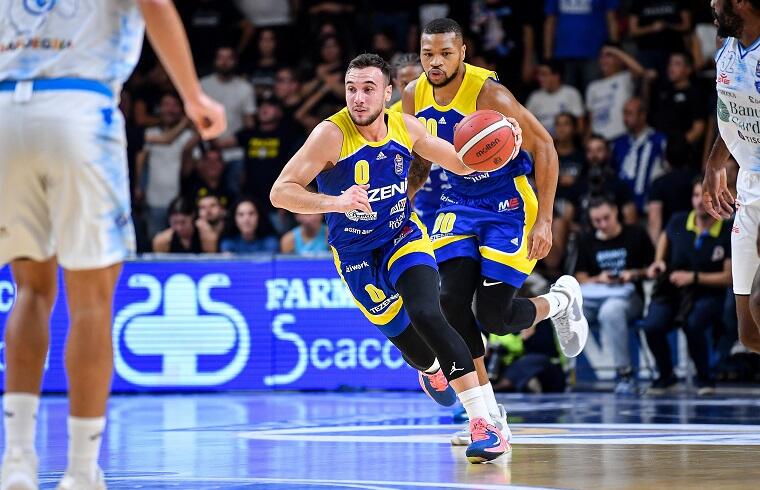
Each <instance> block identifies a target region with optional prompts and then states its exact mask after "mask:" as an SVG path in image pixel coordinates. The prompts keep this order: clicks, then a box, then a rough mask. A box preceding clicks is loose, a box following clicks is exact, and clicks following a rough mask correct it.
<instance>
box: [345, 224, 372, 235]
mask: <svg viewBox="0 0 760 490" xmlns="http://www.w3.org/2000/svg"><path fill="white" fill-rule="evenodd" d="M343 231H345V232H346V233H353V234H354V235H369V234H370V233H372V230H362V229H361V228H351V227H350V226H347V227H346V228H343Z"/></svg>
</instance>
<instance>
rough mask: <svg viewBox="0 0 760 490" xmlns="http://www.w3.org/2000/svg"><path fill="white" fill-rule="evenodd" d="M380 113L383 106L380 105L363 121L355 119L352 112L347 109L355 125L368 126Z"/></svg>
mask: <svg viewBox="0 0 760 490" xmlns="http://www.w3.org/2000/svg"><path fill="white" fill-rule="evenodd" d="M382 113H383V108H382V107H380V109H378V110H377V111H376V112H373V113H372V114H370V115H369V116H367V119H365V120H363V121H359V120H358V119H356V117H354V113H353V112H351V111H348V115H349V116H351V120H352V121H353V122H354V124H355V125H356V126H369V125H370V124H372V123H373V122H375V119H377V118H378V117H379V116H380V114H382ZM365 114H366V113H365Z"/></svg>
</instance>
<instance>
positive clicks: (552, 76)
mask: <svg viewBox="0 0 760 490" xmlns="http://www.w3.org/2000/svg"><path fill="white" fill-rule="evenodd" d="M538 84H539V85H540V86H541V88H542V89H544V90H546V91H547V92H556V91H557V90H559V88H560V86H561V85H562V80H560V77H559V73H554V72H553V71H552V69H551V68H550V67H548V66H546V65H541V66H539V67H538Z"/></svg>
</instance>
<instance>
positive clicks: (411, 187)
mask: <svg viewBox="0 0 760 490" xmlns="http://www.w3.org/2000/svg"><path fill="white" fill-rule="evenodd" d="M430 165H431V164H430V162H428V161H427V160H425V159H424V158H422V157H420V156H419V155H417V154H416V153H414V160H412V164H411V165H410V166H409V177H408V180H407V184H408V186H407V194H409V199H414V195H415V194H417V191H419V190H420V189H422V186H423V185H425V182H426V181H427V179H428V177H429V176H430Z"/></svg>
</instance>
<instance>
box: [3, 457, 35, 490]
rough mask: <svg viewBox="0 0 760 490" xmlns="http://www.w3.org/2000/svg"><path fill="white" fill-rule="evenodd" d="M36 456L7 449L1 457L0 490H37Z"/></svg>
mask: <svg viewBox="0 0 760 490" xmlns="http://www.w3.org/2000/svg"><path fill="white" fill-rule="evenodd" d="M38 488H39V486H38V483H37V456H36V455H34V454H31V453H27V452H24V450H22V449H21V448H9V449H8V450H7V451H6V452H5V455H4V456H3V469H2V472H0V490H37V489H38Z"/></svg>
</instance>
